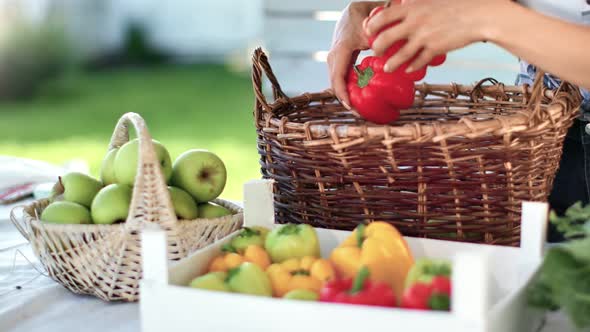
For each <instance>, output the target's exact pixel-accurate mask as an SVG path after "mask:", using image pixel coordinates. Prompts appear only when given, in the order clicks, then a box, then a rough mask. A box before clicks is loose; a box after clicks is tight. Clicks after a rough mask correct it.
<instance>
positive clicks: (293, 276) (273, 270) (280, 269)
mask: <svg viewBox="0 0 590 332" xmlns="http://www.w3.org/2000/svg"><path fill="white" fill-rule="evenodd" d="M266 273H267V274H268V276H269V278H270V282H271V284H272V289H273V295H274V296H276V297H283V296H284V295H285V294H287V293H289V292H290V291H292V290H296V289H299V290H309V291H313V292H316V293H319V291H320V289H321V288H322V286H323V285H324V283H326V282H328V281H331V280H333V279H334V278H335V276H336V273H335V271H334V268H333V267H332V264H331V263H330V262H329V261H328V260H326V259H321V258H316V257H312V256H305V257H302V258H290V259H287V260H286V261H284V262H282V263H276V264H272V265H271V266H269V267H268V269H267V270H266Z"/></svg>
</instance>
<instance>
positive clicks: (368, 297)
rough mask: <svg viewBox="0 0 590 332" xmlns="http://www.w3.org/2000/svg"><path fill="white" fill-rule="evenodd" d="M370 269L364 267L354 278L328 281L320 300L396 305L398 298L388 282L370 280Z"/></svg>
mask: <svg viewBox="0 0 590 332" xmlns="http://www.w3.org/2000/svg"><path fill="white" fill-rule="evenodd" d="M368 277H369V269H368V268H367V267H363V268H361V269H360V270H359V273H358V274H357V276H356V277H355V278H354V280H353V279H339V280H334V281H331V282H328V283H327V284H326V285H325V286H324V287H323V288H322V289H321V291H320V301H322V302H332V303H346V304H362V305H371V306H383V307H395V305H396V303H397V300H396V298H395V295H394V294H393V290H392V289H391V287H390V286H389V285H388V284H385V283H379V282H372V281H370V280H368Z"/></svg>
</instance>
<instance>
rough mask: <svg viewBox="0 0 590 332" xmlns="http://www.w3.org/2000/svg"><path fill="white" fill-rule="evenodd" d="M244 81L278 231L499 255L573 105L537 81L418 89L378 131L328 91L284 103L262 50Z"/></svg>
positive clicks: (538, 190)
mask: <svg viewBox="0 0 590 332" xmlns="http://www.w3.org/2000/svg"><path fill="white" fill-rule="evenodd" d="M263 74H266V76H267V78H269V80H270V82H271V85H272V86H273V92H274V98H275V101H274V102H268V101H267V99H266V98H265V95H264V94H263V92H262V88H261V86H262V75H263ZM252 80H253V85H254V92H255V94H256V105H255V110H254V117H255V123H256V127H257V133H258V152H259V154H260V158H261V159H260V164H261V170H262V174H263V176H264V177H265V178H271V179H274V180H275V210H276V217H277V221H278V222H281V223H287V222H295V223H307V224H311V225H314V226H317V227H327V228H336V229H352V228H354V227H355V226H356V225H358V224H359V223H365V222H372V221H376V220H381V221H386V222H389V223H391V224H393V225H394V226H396V227H397V228H398V229H399V230H400V231H401V232H402V233H404V234H405V235H411V236H419V237H429V238H440V239H449V240H459V241H466V242H476V243H489V244H502V245H518V244H519V241H520V205H521V202H522V201H545V200H547V197H548V194H549V192H550V190H551V187H552V183H553V178H554V175H555V172H556V170H557V168H558V166H559V160H560V158H561V149H562V144H563V140H564V137H565V134H566V132H567V130H568V128H569V127H570V126H571V124H572V122H573V120H574V118H575V116H576V113H577V110H578V106H579V104H580V96H579V92H578V90H577V89H576V88H575V87H574V86H572V85H570V84H567V83H564V84H563V85H562V86H561V87H560V89H558V90H556V91H553V90H548V89H545V88H543V85H542V84H541V80H539V79H538V80H537V81H536V83H535V84H534V85H533V87H529V86H505V85H503V84H501V83H498V82H497V81H495V80H493V79H484V80H482V81H480V82H479V83H478V84H476V85H457V84H448V85H429V84H418V85H416V90H417V94H416V100H415V104H414V107H413V108H411V109H408V110H404V111H402V115H401V118H400V119H399V120H398V121H397V122H395V123H393V124H391V125H385V126H379V125H375V124H372V123H368V122H365V121H363V120H362V119H360V118H358V117H357V116H356V115H355V114H354V113H353V112H350V111H348V110H346V109H345V108H343V107H342V106H341V104H340V103H338V101H337V100H336V99H335V97H334V95H333V93H332V92H331V91H325V92H321V93H307V94H304V95H301V96H297V97H293V98H289V97H287V96H286V95H285V94H284V93H283V92H282V90H281V87H280V85H279V83H278V80H277V79H276V77H275V76H274V74H273V73H272V69H271V67H270V65H269V63H268V59H267V57H266V55H265V54H264V53H263V52H262V51H261V50H260V49H258V50H256V51H255V53H254V56H253V71H252Z"/></svg>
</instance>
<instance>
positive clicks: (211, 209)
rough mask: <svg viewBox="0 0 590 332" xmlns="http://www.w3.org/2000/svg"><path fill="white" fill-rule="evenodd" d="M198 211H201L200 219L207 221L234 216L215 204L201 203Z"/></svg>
mask: <svg viewBox="0 0 590 332" xmlns="http://www.w3.org/2000/svg"><path fill="white" fill-rule="evenodd" d="M197 209H198V210H199V218H205V219H212V218H219V217H223V216H229V215H232V214H233V212H232V211H230V210H229V209H226V208H224V207H223V206H221V205H217V204H214V203H201V204H199V205H198V207H197Z"/></svg>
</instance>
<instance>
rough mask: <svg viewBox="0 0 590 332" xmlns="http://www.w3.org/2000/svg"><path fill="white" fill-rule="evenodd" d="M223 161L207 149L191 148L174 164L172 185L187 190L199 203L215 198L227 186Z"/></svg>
mask: <svg viewBox="0 0 590 332" xmlns="http://www.w3.org/2000/svg"><path fill="white" fill-rule="evenodd" d="M226 180H227V172H226V170H225V165H224V164H223V161H221V159H220V158H219V157H218V156H217V155H216V154H214V153H212V152H209V151H207V150H189V151H186V152H184V153H183V154H181V155H180V156H179V157H178V158H177V159H176V161H174V165H173V166H172V185H174V186H176V187H179V188H182V189H184V190H186V191H187V192H188V193H189V194H191V195H192V196H193V197H194V198H195V200H196V201H197V202H198V203H204V202H208V201H210V200H213V199H215V198H216V197H217V196H219V194H221V192H222V191H223V188H224V187H225V181H226Z"/></svg>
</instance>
